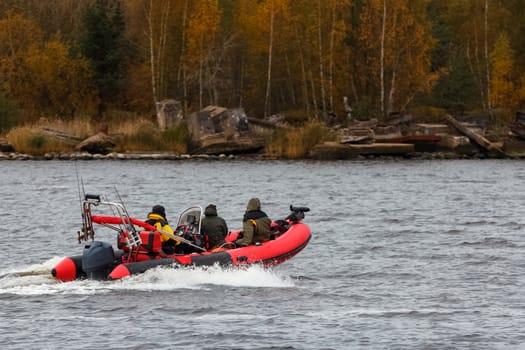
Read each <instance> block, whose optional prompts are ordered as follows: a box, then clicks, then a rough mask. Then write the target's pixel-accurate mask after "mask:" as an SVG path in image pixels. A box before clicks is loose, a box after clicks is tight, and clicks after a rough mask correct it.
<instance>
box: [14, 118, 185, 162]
mask: <svg viewBox="0 0 525 350" xmlns="http://www.w3.org/2000/svg"><path fill="white" fill-rule="evenodd" d="M103 125H105V126H107V128H108V133H109V134H110V135H112V136H114V138H115V140H116V144H117V146H116V149H115V151H117V152H126V151H137V152H139V151H169V152H176V153H179V154H183V153H187V151H188V144H189V133H188V131H187V128H186V125H185V124H184V123H181V124H179V125H178V126H177V127H175V128H173V129H168V130H163V131H160V130H158V128H157V127H156V125H155V124H154V123H153V122H152V121H150V120H147V119H144V118H142V119H136V118H135V119H128V120H121V121H116V122H108V123H98V124H97V123H92V122H91V121H89V119H82V118H79V119H75V120H73V121H63V120H52V121H50V120H47V119H41V120H39V121H38V122H36V123H34V124H31V125H25V126H19V127H16V128H13V129H11V130H10V131H9V132H8V133H7V134H6V135H5V138H6V139H7V141H8V142H9V143H10V144H11V145H13V147H14V148H15V150H16V151H17V152H20V153H27V154H32V155H44V154H46V153H67V152H72V151H74V149H75V146H76V145H77V144H78V142H79V141H78V140H84V139H86V138H88V137H90V136H92V135H94V134H96V133H97V132H98V131H99V130H100V128H101V126H103ZM50 129H51V130H55V131H60V132H62V133H64V134H68V135H71V136H73V137H74V138H76V140H75V139H67V138H59V137H55V136H52V135H51V134H50V133H48V132H46V130H50Z"/></svg>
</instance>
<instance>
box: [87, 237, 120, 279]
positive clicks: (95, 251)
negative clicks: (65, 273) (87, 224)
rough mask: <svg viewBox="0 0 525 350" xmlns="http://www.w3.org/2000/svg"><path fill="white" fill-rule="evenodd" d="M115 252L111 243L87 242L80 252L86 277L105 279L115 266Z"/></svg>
mask: <svg viewBox="0 0 525 350" xmlns="http://www.w3.org/2000/svg"><path fill="white" fill-rule="evenodd" d="M114 263H115V252H114V251H113V247H112V246H111V244H109V243H107V242H99V241H94V242H92V243H91V244H87V245H86V246H85V248H84V252H83V254H82V270H83V271H84V272H85V273H86V275H87V278H88V279H93V280H106V279H107V276H108V275H109V273H110V272H111V270H113V268H114V267H115V264H114Z"/></svg>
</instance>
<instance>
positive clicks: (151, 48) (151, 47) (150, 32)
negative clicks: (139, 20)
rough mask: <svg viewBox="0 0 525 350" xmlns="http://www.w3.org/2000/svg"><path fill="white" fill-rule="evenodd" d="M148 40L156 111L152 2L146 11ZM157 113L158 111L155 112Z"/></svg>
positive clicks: (151, 1)
mask: <svg viewBox="0 0 525 350" xmlns="http://www.w3.org/2000/svg"><path fill="white" fill-rule="evenodd" d="M147 20H148V39H149V62H150V70H151V91H152V94H153V105H154V106H155V108H156V109H157V102H158V95H157V69H156V67H155V61H156V58H155V48H154V40H153V0H150V2H149V11H148V16H147ZM157 112H158V110H157Z"/></svg>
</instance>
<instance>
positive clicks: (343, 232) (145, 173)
mask: <svg viewBox="0 0 525 350" xmlns="http://www.w3.org/2000/svg"><path fill="white" fill-rule="evenodd" d="M0 170H1V171H0V227H1V228H0V238H1V241H2V252H3V259H2V264H1V265H0V276H2V277H0V344H1V348H2V349H13V350H14V349H24V350H26V349H261V350H262V349H316V350H317V349H524V348H525V330H524V327H523V325H524V324H525V298H524V297H525V290H524V288H523V287H524V285H525V278H524V275H525V235H524V231H525V219H524V216H523V212H524V211H525V208H524V207H523V203H524V202H525V193H524V191H523V185H524V183H525V166H524V163H523V161H511V160H453V161H452V160H451V161H437V160H434V161H414V160H411V161H342V162H310V161H304V162H302V161H299V162H286V161H247V160H243V161H238V160H224V161H198V160H187V161H108V160H105V161H95V160H94V161H58V160H57V161H2V162H0ZM79 183H81V184H82V185H83V190H84V191H85V192H86V193H94V194H102V195H105V196H107V197H108V198H109V199H113V200H118V196H119V195H120V197H121V199H122V201H123V203H124V204H125V205H126V208H127V209H128V211H129V212H130V214H131V215H132V216H135V217H137V218H139V219H145V216H146V214H147V212H148V211H149V210H150V209H151V207H152V205H154V204H163V205H164V206H165V207H166V208H167V215H168V219H170V220H171V221H173V222H174V221H175V220H176V217H177V215H178V213H180V212H181V211H182V210H183V209H184V208H186V207H188V206H190V205H194V204H198V205H201V206H205V205H207V204H208V203H215V204H217V207H218V211H219V214H220V215H221V216H223V217H224V218H225V219H226V221H227V223H228V225H229V227H230V229H235V228H239V226H240V224H241V219H242V215H243V212H244V209H245V206H246V203H247V201H248V199H249V198H250V197H253V196H257V197H259V198H260V199H261V202H262V203H263V210H264V211H266V212H267V214H268V215H269V216H271V217H272V218H273V219H281V218H284V217H285V216H286V215H287V214H288V212H289V206H290V204H293V205H298V206H299V205H300V206H308V207H310V209H311V211H310V212H309V213H306V218H305V220H304V223H306V224H308V225H309V226H310V228H311V230H312V233H313V237H312V240H311V241H310V243H309V245H308V246H307V247H306V248H305V249H304V250H303V251H302V252H301V253H300V254H299V255H297V256H296V257H294V258H293V259H291V260H289V261H287V262H285V263H284V264H282V265H280V266H277V267H275V268H272V269H268V270H265V269H262V268H259V267H252V268H249V269H245V270H228V269H220V268H211V269H198V268H196V269H178V270H166V269H164V270H163V269H159V270H153V271H149V272H148V273H146V274H143V275H139V276H133V277H132V278H128V279H125V280H122V281H116V282H97V281H75V282H71V283H58V282H56V281H54V280H53V279H51V278H50V276H49V275H48V272H49V270H50V269H51V268H52V267H53V266H54V265H55V264H56V263H57V262H58V261H59V260H60V259H61V258H62V257H64V256H68V255H77V254H79V253H81V251H82V245H79V244H78V242H77V241H76V232H77V230H78V229H79V228H80V224H81V218H80V204H79ZM80 187H82V186H80ZM113 239H114V238H112V237H111V238H110V239H109V240H110V241H111V240H113ZM13 272H19V275H18V276H16V275H13V274H11V273H13ZM20 273H21V274H20Z"/></svg>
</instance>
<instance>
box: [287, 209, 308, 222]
mask: <svg viewBox="0 0 525 350" xmlns="http://www.w3.org/2000/svg"><path fill="white" fill-rule="evenodd" d="M290 211H291V212H292V213H291V214H290V215H288V216H287V217H286V220H290V221H291V222H293V223H297V222H299V221H301V220H302V219H304V213H305V212H309V211H310V208H308V207H294V206H293V205H290Z"/></svg>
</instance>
